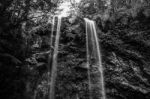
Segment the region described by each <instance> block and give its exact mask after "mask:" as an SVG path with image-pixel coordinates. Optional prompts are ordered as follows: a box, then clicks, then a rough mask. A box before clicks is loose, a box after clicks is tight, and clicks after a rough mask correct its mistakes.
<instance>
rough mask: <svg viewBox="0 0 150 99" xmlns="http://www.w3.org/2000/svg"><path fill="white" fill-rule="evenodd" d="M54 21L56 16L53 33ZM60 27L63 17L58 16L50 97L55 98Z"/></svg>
mask: <svg viewBox="0 0 150 99" xmlns="http://www.w3.org/2000/svg"><path fill="white" fill-rule="evenodd" d="M54 22H55V17H54V20H53V26H52V33H53V30H54V25H55V24H54ZM60 27H61V17H58V23H57V33H56V37H55V46H54V52H53V58H52V69H51V78H50V90H49V99H54V98H55V82H56V77H57V55H58V46H59V37H60ZM51 35H52V36H51V37H53V34H51ZM51 39H53V38H51ZM52 42H53V40H51V42H50V43H51V44H52Z"/></svg>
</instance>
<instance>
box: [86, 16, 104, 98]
mask: <svg viewBox="0 0 150 99" xmlns="http://www.w3.org/2000/svg"><path fill="white" fill-rule="evenodd" d="M84 20H85V23H86V46H87V66H88V68H89V70H88V80H89V94H90V96H89V98H90V99H92V98H93V95H92V91H93V88H92V81H91V77H90V76H91V72H90V69H91V68H95V67H96V68H97V69H98V71H99V74H100V76H99V83H98V84H99V87H100V90H99V92H100V99H106V95H105V87H104V85H105V84H104V74H103V67H102V60H101V53H100V46H99V41H98V36H97V32H96V27H95V23H94V21H92V20H89V19H87V18H84Z"/></svg>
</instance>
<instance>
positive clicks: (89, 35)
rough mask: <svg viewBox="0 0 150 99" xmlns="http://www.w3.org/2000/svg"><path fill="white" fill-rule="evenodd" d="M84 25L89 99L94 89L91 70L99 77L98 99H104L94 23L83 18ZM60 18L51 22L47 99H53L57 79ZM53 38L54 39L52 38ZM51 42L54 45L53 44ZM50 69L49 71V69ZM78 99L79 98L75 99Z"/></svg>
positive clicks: (92, 98) (101, 68)
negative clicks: (96, 72)
mask: <svg viewBox="0 0 150 99" xmlns="http://www.w3.org/2000/svg"><path fill="white" fill-rule="evenodd" d="M55 19H58V20H57V30H56V35H54V27H55ZM84 20H85V25H86V62H87V63H86V65H87V68H89V69H88V75H87V76H88V86H89V99H94V97H95V96H94V95H93V90H94V87H93V86H92V85H93V82H92V77H91V68H96V70H97V71H98V74H99V76H98V77H97V79H98V80H96V82H97V86H98V87H99V91H98V95H99V96H97V97H98V99H106V95H105V87H104V86H105V84H104V75H103V67H102V60H101V53H100V46H99V41H98V35H97V32H96V27H95V23H94V21H92V20H89V19H87V18H84ZM61 21H62V17H53V21H52V30H51V36H50V47H51V53H50V55H49V58H48V71H49V74H48V75H49V79H48V83H49V99H55V82H56V77H57V55H58V47H59V38H60V28H61ZM54 37H55V38H54ZM53 41H55V42H54V44H53ZM50 68H51V69H50ZM77 98H78V99H80V97H77Z"/></svg>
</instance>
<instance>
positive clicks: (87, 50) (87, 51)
mask: <svg viewBox="0 0 150 99" xmlns="http://www.w3.org/2000/svg"><path fill="white" fill-rule="evenodd" d="M85 20H86V19H85ZM88 38H89V37H88V23H87V22H86V47H87V48H86V58H87V61H86V62H87V68H88V85H89V99H92V95H91V91H92V89H91V76H90V64H89V61H90V56H89V42H88Z"/></svg>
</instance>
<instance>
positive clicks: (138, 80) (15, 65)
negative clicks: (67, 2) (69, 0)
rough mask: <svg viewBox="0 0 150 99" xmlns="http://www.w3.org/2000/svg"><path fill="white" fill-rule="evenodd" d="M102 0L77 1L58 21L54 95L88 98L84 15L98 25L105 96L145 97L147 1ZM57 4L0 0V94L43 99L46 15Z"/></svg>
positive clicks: (149, 77)
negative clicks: (56, 70) (58, 42)
mask: <svg viewBox="0 0 150 99" xmlns="http://www.w3.org/2000/svg"><path fill="white" fill-rule="evenodd" d="M53 1H54V0H53ZM107 1H109V0H106V1H105V0H82V1H81V3H80V4H76V6H74V5H75V4H73V7H77V8H76V11H77V13H76V14H75V15H73V16H69V17H66V18H63V19H62V21H63V22H62V26H61V37H60V44H59V54H58V76H57V80H56V98H57V99H76V97H77V96H79V97H80V99H88V96H89V94H88V89H87V88H88V81H87V80H88V78H87V68H85V61H86V60H85V59H86V46H85V45H86V44H85V43H86V40H85V24H84V20H83V18H84V17H88V18H90V19H92V20H95V21H96V24H97V32H98V36H99V42H100V46H101V53H102V59H103V60H102V61H103V67H104V73H105V87H106V94H107V98H108V99H150V51H149V50H150V43H149V42H150V1H149V0H110V1H111V3H109V2H107ZM59 3H61V1H58V0H57V2H50V0H33V1H32V0H5V1H4V0H1V1H0V12H1V13H0V23H1V24H0V71H1V72H0V98H2V99H3V98H4V99H48V94H49V93H48V89H49V84H48V69H47V68H48V67H49V66H48V60H49V59H48V56H49V54H50V53H51V49H53V48H51V47H50V43H49V41H50V33H51V17H52V15H54V13H55V11H57V7H58V5H59ZM35 13H36V15H35ZM37 13H40V14H37ZM48 20H49V21H50V22H49V21H48ZM54 32H56V29H55V31H54ZM50 67H51V66H50ZM94 94H95V93H93V96H94ZM95 99H96V98H95Z"/></svg>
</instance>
